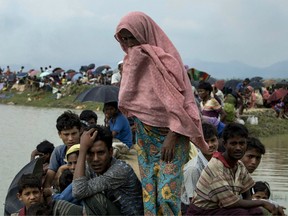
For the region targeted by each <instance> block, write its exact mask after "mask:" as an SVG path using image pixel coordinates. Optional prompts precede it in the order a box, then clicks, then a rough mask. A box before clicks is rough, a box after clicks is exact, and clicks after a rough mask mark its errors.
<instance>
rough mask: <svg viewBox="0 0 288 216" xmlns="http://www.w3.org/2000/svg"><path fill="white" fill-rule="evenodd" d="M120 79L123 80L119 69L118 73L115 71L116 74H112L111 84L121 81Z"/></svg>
mask: <svg viewBox="0 0 288 216" xmlns="http://www.w3.org/2000/svg"><path fill="white" fill-rule="evenodd" d="M120 80H121V74H120V72H119V71H118V72H117V73H114V74H113V75H112V78H111V84H115V83H119V82H120Z"/></svg>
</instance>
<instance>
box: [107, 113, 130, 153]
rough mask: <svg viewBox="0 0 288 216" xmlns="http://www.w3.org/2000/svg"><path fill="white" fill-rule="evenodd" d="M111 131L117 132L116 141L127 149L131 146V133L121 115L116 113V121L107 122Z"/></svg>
mask: <svg viewBox="0 0 288 216" xmlns="http://www.w3.org/2000/svg"><path fill="white" fill-rule="evenodd" d="M109 126H110V130H111V131H115V132H117V135H116V136H115V138H116V139H118V140H120V141H121V142H123V143H124V144H126V145H127V146H128V147H129V148H130V147H131V146H132V132H131V128H130V124H129V121H128V119H127V118H126V117H125V116H124V115H123V114H122V113H118V115H117V117H116V119H115V120H114V119H113V121H112V119H110V120H109Z"/></svg>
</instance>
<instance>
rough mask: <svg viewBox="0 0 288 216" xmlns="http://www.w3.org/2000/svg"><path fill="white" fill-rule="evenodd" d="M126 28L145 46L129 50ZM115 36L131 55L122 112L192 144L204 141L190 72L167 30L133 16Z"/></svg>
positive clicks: (136, 14)
mask: <svg viewBox="0 0 288 216" xmlns="http://www.w3.org/2000/svg"><path fill="white" fill-rule="evenodd" d="M124 28H125V29H127V30H129V31H130V32H131V33H132V34H133V36H134V37H135V38H136V39H137V41H138V42H140V43H141V45H138V46H134V47H131V48H129V47H127V46H126V44H125V43H124V42H123V41H121V40H122V39H121V36H120V35H119V32H120V30H121V29H124ZM115 36H116V38H117V39H118V41H119V42H120V45H121V47H122V49H123V50H124V51H125V52H126V53H127V55H126V56H125V58H124V64H123V72H122V80H121V86H120V92H119V108H120V110H121V111H122V112H123V113H124V114H125V115H128V116H136V117H137V118H138V119H140V120H141V121H142V122H143V123H145V124H147V125H151V126H155V127H168V128H169V129H170V130H171V131H175V132H177V133H179V134H182V135H185V136H188V137H190V138H191V139H192V140H194V138H200V137H203V135H202V127H201V120H200V115H199V110H198V108H197V105H196V103H195V99H194V95H193V93H192V86H191V84H190V81H189V78H188V75H187V72H186V70H185V68H184V65H183V63H182V60H181V57H180V55H179V53H178V51H177V49H176V48H175V47H174V45H173V44H172V42H171V41H170V40H169V38H168V37H167V36H166V34H165V33H164V32H163V30H162V29H161V28H160V27H159V26H158V25H157V24H156V23H155V22H154V21H153V20H152V19H151V18H150V17H149V16H147V15H146V14H144V13H142V12H131V13H129V14H128V15H126V16H124V17H123V18H122V19H121V21H120V23H119V25H118V26H117V29H116V35H115ZM195 143H197V142H195ZM201 147H206V148H208V147H207V146H200V148H201Z"/></svg>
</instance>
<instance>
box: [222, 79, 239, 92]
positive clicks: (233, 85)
mask: <svg viewBox="0 0 288 216" xmlns="http://www.w3.org/2000/svg"><path fill="white" fill-rule="evenodd" d="M241 81H242V80H240V79H231V80H228V81H226V82H225V84H224V87H226V88H231V89H232V90H235V88H236V86H237V84H238V83H240V82H241Z"/></svg>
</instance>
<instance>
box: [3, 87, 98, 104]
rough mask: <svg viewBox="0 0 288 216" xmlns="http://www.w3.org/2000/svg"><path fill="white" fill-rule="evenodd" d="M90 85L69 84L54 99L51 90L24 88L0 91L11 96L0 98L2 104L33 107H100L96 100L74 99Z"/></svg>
mask: <svg viewBox="0 0 288 216" xmlns="http://www.w3.org/2000/svg"><path fill="white" fill-rule="evenodd" d="M93 87H94V86H92V85H91V86H90V85H80V86H78V85H71V86H70V87H68V88H67V89H65V90H63V92H62V94H63V97H61V98H60V99H58V100H57V99H56V95H55V94H52V93H51V92H45V91H30V90H28V89H27V90H25V91H23V92H17V91H16V90H11V91H9V92H1V93H0V94H6V95H7V96H12V97H10V98H7V99H0V103H2V104H15V105H24V106H33V107H46V108H47V107H54V108H67V109H77V108H78V109H92V110H97V109H102V107H103V104H102V103H97V102H84V103H80V102H77V101H74V100H75V98H76V97H77V95H78V94H80V93H81V92H83V91H85V90H87V89H89V88H93Z"/></svg>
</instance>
